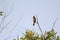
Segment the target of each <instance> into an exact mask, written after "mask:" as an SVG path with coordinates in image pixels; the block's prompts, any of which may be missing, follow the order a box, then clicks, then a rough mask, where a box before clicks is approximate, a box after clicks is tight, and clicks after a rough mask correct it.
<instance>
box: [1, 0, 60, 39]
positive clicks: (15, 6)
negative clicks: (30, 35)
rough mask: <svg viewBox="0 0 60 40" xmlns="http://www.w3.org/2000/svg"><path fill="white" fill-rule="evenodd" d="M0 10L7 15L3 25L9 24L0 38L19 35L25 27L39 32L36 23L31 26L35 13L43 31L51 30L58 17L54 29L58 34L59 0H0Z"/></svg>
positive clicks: (59, 23) (59, 20)
mask: <svg viewBox="0 0 60 40" xmlns="http://www.w3.org/2000/svg"><path fill="white" fill-rule="evenodd" d="M1 10H2V11H4V15H5V14H6V15H9V16H7V17H6V19H5V21H4V25H6V24H7V23H9V22H10V24H8V25H7V26H6V28H5V29H4V30H3V31H2V32H1V33H0V40H5V39H7V40H12V39H13V38H16V37H17V35H19V36H20V37H21V36H23V33H24V32H25V31H26V29H29V30H33V31H35V32H38V33H40V31H39V28H38V26H37V25H35V26H32V16H33V15H36V14H37V16H38V19H39V24H40V26H41V29H42V31H43V32H44V31H45V30H46V31H49V30H51V28H52V25H53V23H54V21H55V19H57V18H59V19H58V21H57V22H56V24H55V26H54V29H55V31H56V32H57V35H60V0H0V11H1ZM2 18H3V17H0V19H1V20H2ZM1 20H0V22H1ZM1 28H2V27H1ZM1 28H0V30H1Z"/></svg>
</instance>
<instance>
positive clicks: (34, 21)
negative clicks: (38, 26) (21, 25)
mask: <svg viewBox="0 0 60 40" xmlns="http://www.w3.org/2000/svg"><path fill="white" fill-rule="evenodd" d="M35 23H36V18H35V16H33V26H34V25H35Z"/></svg>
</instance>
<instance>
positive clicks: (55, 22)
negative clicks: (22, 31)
mask: <svg viewBox="0 0 60 40" xmlns="http://www.w3.org/2000/svg"><path fill="white" fill-rule="evenodd" d="M57 20H58V18H57V19H56V20H55V21H54V23H53V25H52V29H54V26H55V23H56V22H57Z"/></svg>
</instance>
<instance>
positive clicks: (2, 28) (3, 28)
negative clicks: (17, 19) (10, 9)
mask: <svg viewBox="0 0 60 40" xmlns="http://www.w3.org/2000/svg"><path fill="white" fill-rule="evenodd" d="M11 22H12V21H10V22H8V23H7V24H6V25H5V26H4V27H3V28H2V29H1V30H0V33H1V32H2V31H3V30H4V29H5V28H6V27H7V26H8V25H9V24H10V23H11Z"/></svg>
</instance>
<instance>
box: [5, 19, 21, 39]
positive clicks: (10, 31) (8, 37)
mask: <svg viewBox="0 0 60 40" xmlns="http://www.w3.org/2000/svg"><path fill="white" fill-rule="evenodd" d="M19 21H21V19H19V20H18V22H17V23H16V25H15V26H14V27H13V28H12V30H11V31H10V33H9V35H8V37H7V38H6V39H5V40H8V39H9V37H10V35H11V34H12V32H13V31H14V29H15V28H16V27H17V25H18V24H19Z"/></svg>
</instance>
